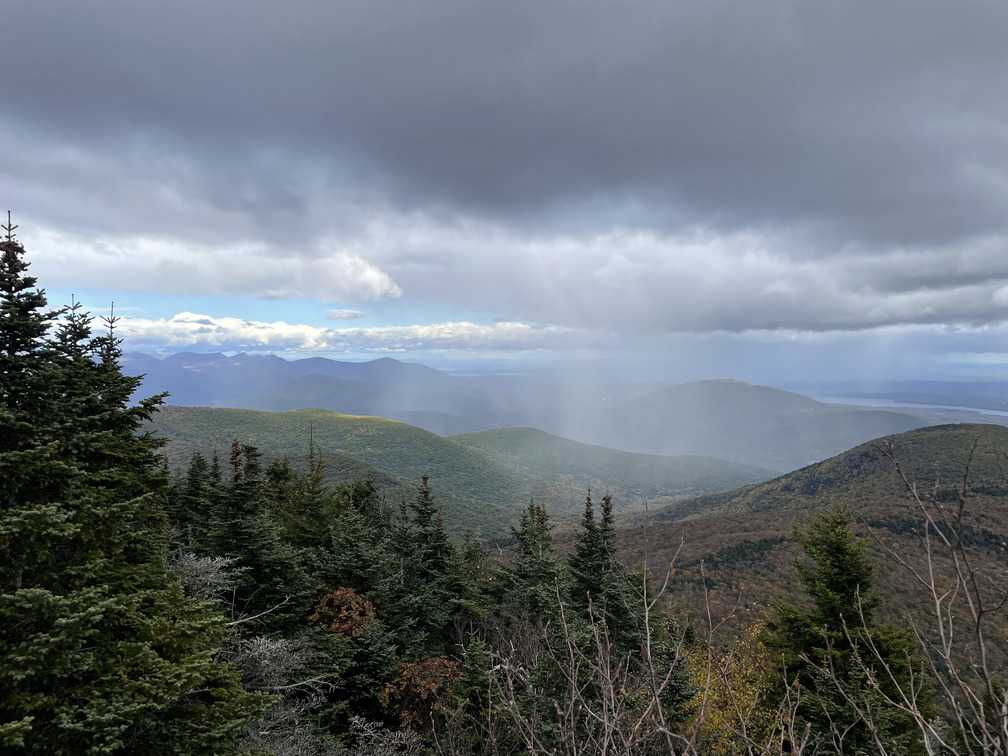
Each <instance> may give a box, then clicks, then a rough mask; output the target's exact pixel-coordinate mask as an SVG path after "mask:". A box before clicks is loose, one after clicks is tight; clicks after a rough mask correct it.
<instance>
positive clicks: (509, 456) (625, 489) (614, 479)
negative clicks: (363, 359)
mask: <svg viewBox="0 0 1008 756" xmlns="http://www.w3.org/2000/svg"><path fill="white" fill-rule="evenodd" d="M154 430H155V432H156V433H157V434H158V435H160V436H162V437H164V438H166V439H168V440H169V444H168V448H167V453H168V456H169V459H170V461H171V463H172V464H173V466H175V468H176V469H178V468H179V467H181V466H182V465H184V464H186V463H187V462H188V459H189V457H190V456H191V454H192V452H193V451H194V450H203V451H205V452H212V450H217V451H218V453H219V454H221V455H222V456H224V455H226V452H227V450H228V449H229V447H230V444H231V440H232V439H233V438H237V439H238V440H239V441H241V442H242V443H246V444H251V445H254V446H256V447H258V448H259V449H260V451H263V452H265V453H267V454H274V455H275V454H287V455H290V456H291V457H292V458H294V459H296V458H300V457H303V456H304V455H305V454H306V453H307V450H308V442H309V433H311V434H312V437H313V438H314V442H315V443H316V444H317V446H318V447H319V449H320V450H321V452H322V453H323V455H325V459H326V462H327V464H332V465H334V466H335V467H336V469H337V470H339V471H341V473H343V477H344V479H346V478H347V477H359V476H360V475H361V474H367V473H368V472H371V473H372V474H374V475H382V476H385V479H386V480H387V481H388V482H389V485H390V486H391V487H392V488H393V489H394V491H395V493H396V494H397V495H403V494H405V495H407V496H412V495H413V493H414V492H415V489H416V486H417V485H418V484H419V481H420V478H421V476H422V475H423V474H424V473H428V474H430V476H431V483H432V484H433V486H434V488H435V492H436V494H437V495H438V496H439V497H440V498H441V501H442V503H443V504H444V506H445V508H446V510H447V511H448V512H450V513H451V514H452V518H451V519H450V522H452V524H455V525H457V526H458V527H459V528H464V527H466V526H469V527H473V528H477V529H479V530H481V531H482V532H483V533H484V534H500V533H506V532H507V529H508V527H509V526H510V525H511V524H513V522H514V520H515V514H516V513H517V511H518V510H519V508H520V507H522V506H524V505H525V504H526V503H527V502H528V500H529V498H530V497H534V498H536V499H537V500H544V499H549V504H550V506H551V508H552V509H553V511H554V512H555V513H556V514H557V515H558V516H562V515H563V514H565V513H569V514H576V513H578V512H580V510H581V507H582V505H583V501H584V495H585V492H586V490H587V489H588V488H589V487H591V488H593V489H594V490H595V491H597V493H598V494H599V496H601V495H602V494H603V493H605V492H607V491H609V492H612V493H613V495H614V498H615V504H616V506H617V509H618V510H624V511H625V510H627V509H631V508H634V507H640V506H643V502H644V500H645V499H647V500H650V501H670V500H672V499H673V498H675V497H677V496H682V495H685V494H687V493H694V492H698V491H715V490H723V489H724V488H728V487H734V486H737V485H740V484H742V483H745V482H749V481H753V480H760V479H766V478H767V477H769V476H770V475H771V474H772V473H771V472H770V471H767V470H757V469H754V468H750V467H744V466H741V465H735V464H732V463H727V462H721V461H720V460H710V459H701V458H696V459H690V460H677V459H668V458H660V457H643V456H642V455H635V454H628V453H625V452H617V451H613V450H609V449H599V448H597V447H590V446H586V445H584V444H578V443H575V442H571V441H567V440H565V439H559V438H555V437H550V436H547V434H543V433H540V432H538V431H534V430H531V429H524V430H519V431H517V432H508V431H493V432H488V433H485V434H477V436H476V437H471V436H462V437H455V438H442V437H440V436H437V435H435V434H433V433H430V432H428V431H425V430H422V429H421V428H417V427H414V426H410V425H406V424H404V423H399V422H395V421H391V420H386V419H382V418H377V417H360V416H349V415H338V414H334V413H332V412H327V411H323V410H317V409H309V410H297V411H292V412H264V411H255V410H242V409H223V408H205V407H203V408H199V407H175V406H168V407H164V408H163V409H162V411H161V412H159V413H158V415H157V416H156V418H155V421H154ZM495 434H502V435H501V440H495ZM524 443H527V445H528V448H527V449H525V450H523V444H524ZM547 447H548V448H549V449H550V450H551V452H550V454H551V455H552V456H549V455H548V454H547V453H546V449H547ZM535 457H538V459H535V461H534V462H533V459H534V458H535ZM355 465H356V466H355Z"/></svg>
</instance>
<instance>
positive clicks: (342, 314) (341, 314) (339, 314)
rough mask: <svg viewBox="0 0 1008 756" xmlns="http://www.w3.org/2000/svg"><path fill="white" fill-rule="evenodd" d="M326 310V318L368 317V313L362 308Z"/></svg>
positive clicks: (350, 318)
mask: <svg viewBox="0 0 1008 756" xmlns="http://www.w3.org/2000/svg"><path fill="white" fill-rule="evenodd" d="M326 312H327V314H326V320H357V319H358V318H366V317H367V313H366V312H361V311H360V310H327V311H326Z"/></svg>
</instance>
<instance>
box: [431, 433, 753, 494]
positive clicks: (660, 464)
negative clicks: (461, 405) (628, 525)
mask: <svg viewBox="0 0 1008 756" xmlns="http://www.w3.org/2000/svg"><path fill="white" fill-rule="evenodd" d="M449 440H451V441H454V442H456V443H459V444H462V445H464V446H468V447H470V448H473V449H479V450H481V451H482V452H484V453H486V454H487V455H488V456H490V457H491V458H493V459H495V460H497V461H499V462H500V463H502V464H503V465H504V466H505V467H506V469H508V470H510V471H512V472H513V473H514V474H515V475H516V476H517V477H518V478H519V479H521V480H524V481H528V482H529V483H530V484H532V485H534V486H535V487H536V488H537V489H538V490H540V491H542V492H543V493H541V494H539V495H537V497H536V498H537V499H539V500H541V501H543V503H545V504H546V505H547V507H548V508H550V509H551V510H560V511H562V510H563V509H565V508H566V507H565V506H563V505H561V504H560V503H559V502H562V501H570V500H571V499H572V498H573V499H574V501H575V502H578V503H580V501H582V500H583V498H584V492H585V488H587V487H590V488H591V489H592V490H593V491H594V492H595V494H596V498H597V497H598V496H600V495H601V494H604V493H607V492H608V493H611V494H613V498H614V502H615V503H616V504H617V507H620V508H622V509H627V508H628V507H637V506H641V505H643V503H644V502H645V501H647V502H648V503H649V505H650V506H653V507H660V506H661V505H662V504H664V503H667V502H669V501H671V500H674V499H681V498H684V497H690V496H698V495H700V494H701V493H705V492H709V491H712V490H718V491H723V490H726V489H731V488H737V487H738V486H740V485H744V484H746V483H749V482H752V481H756V480H766V479H767V477H768V476H769V475H771V474H772V473H770V471H768V470H765V469H762V468H757V467H751V466H748V465H738V464H733V463H731V462H724V461H722V460H719V459H714V458H712V457H697V456H680V457H661V456H656V455H650V454H633V453H631V452H624V451H617V450H615V449H607V448H604V447H601V446H591V445H588V444H582V443H578V442H576V441H571V440H569V439H566V438H560V437H559V436H554V435H551V434H549V433H544V432H543V431H540V430H537V429H535V428H505V429H501V430H492V431H483V432H480V433H470V434H466V435H461V436H452V437H451V438H450V439H449ZM579 494H580V496H579ZM557 500H559V501H557ZM568 506H569V505H568Z"/></svg>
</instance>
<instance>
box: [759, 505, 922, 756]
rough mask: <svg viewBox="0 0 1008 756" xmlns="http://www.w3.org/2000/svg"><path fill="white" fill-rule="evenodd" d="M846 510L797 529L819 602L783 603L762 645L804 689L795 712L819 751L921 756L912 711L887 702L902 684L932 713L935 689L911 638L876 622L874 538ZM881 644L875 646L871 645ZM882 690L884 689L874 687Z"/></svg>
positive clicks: (804, 580)
mask: <svg viewBox="0 0 1008 756" xmlns="http://www.w3.org/2000/svg"><path fill="white" fill-rule="evenodd" d="M850 522H851V521H850V518H849V517H848V515H847V513H846V510H845V508H844V507H837V508H836V509H834V510H832V511H830V512H827V513H825V514H822V515H819V516H817V517H816V518H814V519H813V520H812V521H811V523H810V524H809V527H808V530H807V531H806V532H804V533H797V537H798V541H799V543H800V544H801V546H802V549H803V550H804V553H805V556H806V557H807V559H808V560H811V562H808V561H805V560H796V562H795V571H796V572H797V574H798V579H799V581H800V582H801V585H802V588H803V589H804V590H805V593H806V595H807V596H808V597H809V598H810V599H811V607H809V608H808V609H801V608H798V607H795V606H793V605H791V604H787V603H784V602H781V603H779V604H777V606H776V607H774V610H773V611H772V612H771V615H770V617H769V619H768V620H767V626H766V631H765V633H764V642H765V643H766V644H767V646H768V647H769V648H770V650H771V651H772V652H773V653H774V654H776V655H777V656H778V658H779V659H780V660H781V661H782V662H783V666H784V673H785V675H786V679H784V680H782V681H777V682H778V683H783V684H791V685H794V686H795V689H796V690H797V691H799V699H798V700H799V704H798V708H797V711H796V714H797V716H798V719H799V724H800V725H802V726H804V725H806V724H807V725H808V726H809V728H810V730H811V733H812V736H813V737H814V738H815V740H816V747H817V753H847V754H874V753H877V752H878V750H879V749H878V746H877V744H876V742H875V738H876V737H877V738H878V739H879V741H880V742H881V744H882V745H883V746H884V747H885V748H886V749H887V750H888V751H889V752H891V753H923V744H922V742H921V737H920V732H919V730H918V728H917V726H916V723H915V721H914V719H913V717H912V716H911V715H910V714H909V713H907V712H904V711H901V710H899V709H896V708H895V707H892V706H889V705H887V704H886V703H885V701H884V698H883V694H884V695H885V696H890V697H892V698H894V699H895V700H899V694H898V692H897V690H896V686H899V687H900V688H902V689H903V690H906V691H909V690H911V688H912V687H914V686H916V688H917V699H916V700H917V703H918V706H919V707H920V710H921V712H922V713H924V714H925V716H930V715H933V714H934V713H935V712H934V710H933V704H932V699H933V690H932V688H931V687H930V683H929V681H928V678H927V676H926V675H925V674H924V670H923V666H922V665H921V664H920V663H919V662H918V661H915V654H914V651H913V649H914V641H913V636H912V634H911V633H910V632H908V631H903V630H899V629H897V628H896V627H894V626H893V625H891V624H882V623H880V622H878V620H877V619H876V614H877V610H878V607H879V605H880V603H881V601H882V598H881V596H880V595H879V594H878V593H877V592H876V591H875V590H873V583H874V573H875V565H874V564H873V563H872V562H871V560H870V559H869V558H868V556H867V554H866V553H865V547H866V543H865V541H864V540H863V539H859V538H856V537H855V536H854V535H853V534H852V533H851V531H850ZM871 648H874V649H876V651H877V653H878V658H876V656H875V652H872V651H871V650H870V649H871ZM876 686H877V687H876Z"/></svg>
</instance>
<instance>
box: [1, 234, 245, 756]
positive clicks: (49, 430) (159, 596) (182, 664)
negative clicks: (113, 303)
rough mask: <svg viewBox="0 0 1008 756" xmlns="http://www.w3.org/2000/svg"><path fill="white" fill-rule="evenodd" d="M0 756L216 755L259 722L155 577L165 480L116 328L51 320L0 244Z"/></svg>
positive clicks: (218, 628) (208, 614)
mask: <svg viewBox="0 0 1008 756" xmlns="http://www.w3.org/2000/svg"><path fill="white" fill-rule="evenodd" d="M0 245H2V249H3V267H2V272H0V315H2V318H0V365H2V368H3V370H2V377H0V380H2V384H0V385H2V388H0V398H2V405H0V424H2V427H0V439H2V440H0V507H2V508H0V553H2V558H0V589H2V591H3V593H2V595H0V747H3V748H4V749H7V750H11V749H14V748H18V749H20V750H21V751H23V752H26V753H45V754H49V753H115V752H130V753H137V752H143V753H152V754H158V753H164V754H168V753H191V754H197V753H207V754H208V753H215V752H220V751H222V750H227V749H228V748H229V747H230V743H231V742H232V741H233V740H234V737H235V735H236V734H237V731H238V730H239V729H240V728H241V726H242V725H243V723H244V722H245V721H246V720H247V719H248V718H249V717H250V716H255V715H257V714H258V713H259V712H261V710H262V707H263V703H264V702H263V701H262V699H261V698H259V697H257V696H253V695H250V694H248V693H246V692H245V691H244V690H243V689H242V687H241V685H240V681H239V676H238V673H237V671H236V670H235V669H234V668H232V667H230V666H228V665H224V664H218V663H215V662H213V661H212V653H213V652H214V650H215V649H216V648H218V646H219V644H220V641H221V639H222V637H223V636H224V634H225V633H226V626H225V623H224V619H223V617H222V616H221V614H220V613H219V612H218V611H217V610H216V608H215V607H213V606H211V605H209V604H202V603H199V602H196V601H193V600H190V599H187V598H186V597H185V596H184V595H183V593H182V590H181V587H180V586H179V584H178V582H177V581H176V580H174V579H173V578H172V577H171V576H170V575H169V574H168V573H167V572H166V571H165V569H164V567H163V566H162V556H163V553H164V547H165V541H164V520H163V516H162V515H161V512H160V507H159V505H158V501H157V497H158V496H160V495H161V493H163V489H162V486H163V483H164V481H165V476H164V473H163V469H162V466H161V464H160V463H159V462H158V460H157V458H156V457H155V455H154V453H153V450H154V447H155V443H154V442H153V440H152V439H151V438H150V437H149V436H147V435H145V434H143V433H141V430H142V426H143V424H144V423H145V422H146V421H147V420H148V419H149V417H150V414H151V413H152V412H153V411H154V410H155V409H156V406H157V404H158V402H159V398H157V397H155V398H153V399H150V400H142V401H140V402H139V403H136V404H134V403H131V396H132V394H133V392H134V391H135V390H136V388H137V386H138V384H139V379H135V378H130V377H126V376H123V375H122V374H121V372H120V370H119V364H118V358H119V346H118V340H117V339H116V337H115V334H114V325H115V318H114V317H111V316H110V318H108V319H107V320H106V323H107V325H108V327H109V332H108V333H107V335H103V336H98V337H93V336H92V334H91V326H90V322H91V321H90V318H89V317H88V316H87V315H86V313H82V312H81V311H80V308H79V306H76V305H73V306H71V307H70V308H69V310H68V311H67V312H66V317H65V319H64V320H63V321H62V322H61V323H60V324H58V325H57V326H56V330H55V332H54V334H53V336H52V338H51V340H50V339H49V338H48V337H47V334H48V332H49V329H50V327H51V326H53V324H54V313H52V312H50V311H47V310H46V309H45V307H46V302H45V297H44V295H43V293H42V292H41V291H39V290H37V289H35V288H34V286H35V280H34V279H33V278H32V277H30V276H28V275H27V274H26V270H27V263H25V261H24V249H23V247H22V246H21V245H20V243H18V242H17V241H16V240H15V239H14V237H13V227H12V226H11V225H10V224H9V223H8V226H7V236H6V238H5V239H4V241H3V242H0Z"/></svg>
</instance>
